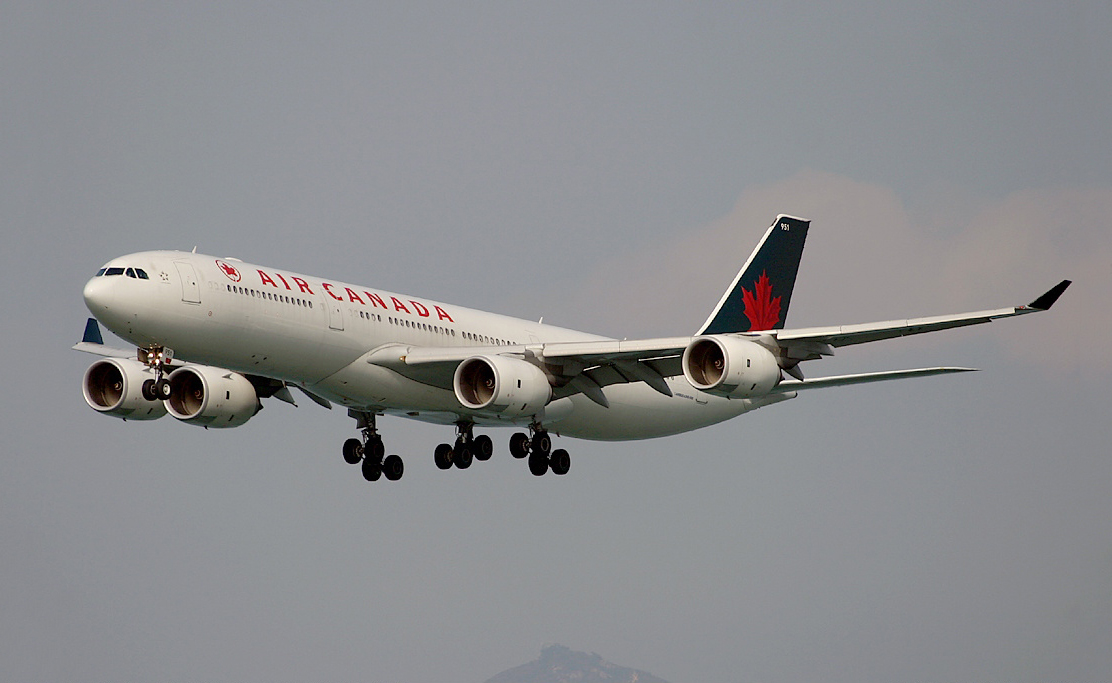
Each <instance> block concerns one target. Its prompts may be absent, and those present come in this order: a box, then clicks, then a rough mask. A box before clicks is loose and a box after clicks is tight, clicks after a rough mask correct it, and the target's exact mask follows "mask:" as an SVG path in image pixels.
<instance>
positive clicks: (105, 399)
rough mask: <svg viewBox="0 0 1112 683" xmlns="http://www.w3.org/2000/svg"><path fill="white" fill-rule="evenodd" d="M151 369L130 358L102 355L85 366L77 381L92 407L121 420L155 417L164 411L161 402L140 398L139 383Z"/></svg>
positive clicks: (141, 384)
mask: <svg viewBox="0 0 1112 683" xmlns="http://www.w3.org/2000/svg"><path fill="white" fill-rule="evenodd" d="M147 380H150V381H152V382H153V381H154V371H152V370H151V369H150V368H148V367H147V366H146V365H143V364H142V363H140V362H139V361H137V360H132V359H130V358H103V359H101V360H98V361H97V362H95V363H93V364H92V365H90V366H89V369H88V370H86V371H85V378H84V379H83V380H82V382H81V389H82V393H84V394H85V402H86V403H88V404H89V407H91V408H92V409H93V410H96V411H98V412H101V413H104V414H105V415H111V416H112V417H119V418H123V419H125V420H157V419H158V418H160V417H162V416H163V415H165V414H166V406H164V405H163V404H162V401H148V400H147V399H145V398H143V382H145V381H147Z"/></svg>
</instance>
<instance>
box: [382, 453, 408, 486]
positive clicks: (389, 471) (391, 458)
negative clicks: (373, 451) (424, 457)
mask: <svg viewBox="0 0 1112 683" xmlns="http://www.w3.org/2000/svg"><path fill="white" fill-rule="evenodd" d="M403 472H405V463H403V462H402V459H401V458H400V457H398V456H396V455H388V456H386V459H385V460H383V461H382V473H383V474H384V475H386V478H387V479H389V480H390V481H397V480H399V479H401V478H402V473H403Z"/></svg>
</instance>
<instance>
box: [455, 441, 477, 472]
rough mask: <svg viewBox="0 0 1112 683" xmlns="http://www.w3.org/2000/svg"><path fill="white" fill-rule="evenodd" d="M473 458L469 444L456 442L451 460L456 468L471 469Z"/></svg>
mask: <svg viewBox="0 0 1112 683" xmlns="http://www.w3.org/2000/svg"><path fill="white" fill-rule="evenodd" d="M473 458H474V451H472V450H471V444H469V443H460V442H456V448H455V450H454V451H453V452H452V460H453V461H454V462H455V465H456V467H458V468H460V469H461V470H465V469H467V468H468V467H471V461H472V459H473Z"/></svg>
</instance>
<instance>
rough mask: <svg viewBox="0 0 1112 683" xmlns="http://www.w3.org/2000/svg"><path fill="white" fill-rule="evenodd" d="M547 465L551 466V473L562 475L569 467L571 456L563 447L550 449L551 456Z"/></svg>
mask: <svg viewBox="0 0 1112 683" xmlns="http://www.w3.org/2000/svg"><path fill="white" fill-rule="evenodd" d="M549 460H550V462H549V465H550V466H551V467H552V473H553V474H558V475H560V476H563V475H565V474H567V473H568V470H570V469H571V456H570V455H568V452H567V451H565V450H564V449H563V448H557V449H556V450H554V451H552V456H551V458H549Z"/></svg>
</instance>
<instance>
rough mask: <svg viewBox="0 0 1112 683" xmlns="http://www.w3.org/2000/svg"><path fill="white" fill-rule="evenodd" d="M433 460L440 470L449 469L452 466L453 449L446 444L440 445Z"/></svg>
mask: <svg viewBox="0 0 1112 683" xmlns="http://www.w3.org/2000/svg"><path fill="white" fill-rule="evenodd" d="M432 460H433V462H435V463H436V466H437V467H439V468H440V469H442V470H446V469H449V468H450V467H451V466H452V447H451V446H449V445H448V444H446V443H442V444H440V445H439V446H437V447H436V450H435V451H433V454H432Z"/></svg>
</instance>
